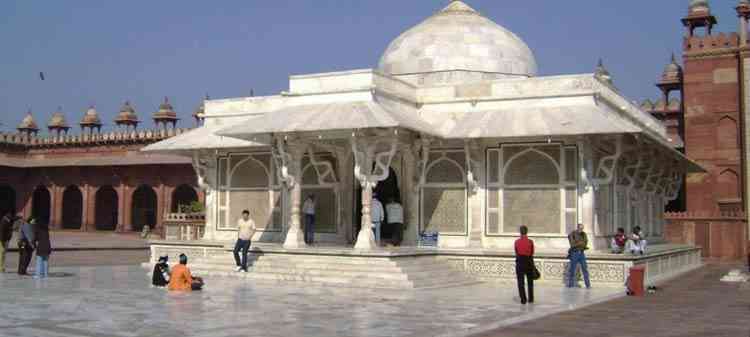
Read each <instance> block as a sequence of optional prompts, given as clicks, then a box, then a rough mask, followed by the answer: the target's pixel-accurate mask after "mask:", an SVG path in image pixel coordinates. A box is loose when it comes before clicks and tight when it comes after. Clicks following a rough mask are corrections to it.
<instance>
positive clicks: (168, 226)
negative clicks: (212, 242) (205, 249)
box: [164, 213, 206, 241]
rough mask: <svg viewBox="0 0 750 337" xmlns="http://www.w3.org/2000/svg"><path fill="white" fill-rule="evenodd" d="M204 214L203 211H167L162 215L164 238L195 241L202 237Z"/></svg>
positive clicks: (204, 224) (204, 223)
mask: <svg viewBox="0 0 750 337" xmlns="http://www.w3.org/2000/svg"><path fill="white" fill-rule="evenodd" d="M205 227H206V215H205V214H203V213H167V214H165V215H164V239H165V240H168V241H195V240H200V239H202V238H203V234H204V233H205Z"/></svg>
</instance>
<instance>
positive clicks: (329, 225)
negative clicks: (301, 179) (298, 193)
mask: <svg viewBox="0 0 750 337" xmlns="http://www.w3.org/2000/svg"><path fill="white" fill-rule="evenodd" d="M311 194H312V195H314V196H315V232H317V233H336V228H337V227H336V224H337V223H338V221H337V217H336V210H337V209H338V208H337V205H336V193H335V192H334V189H333V188H327V187H322V188H309V187H303V188H302V196H303V198H307V196H308V195H311Z"/></svg>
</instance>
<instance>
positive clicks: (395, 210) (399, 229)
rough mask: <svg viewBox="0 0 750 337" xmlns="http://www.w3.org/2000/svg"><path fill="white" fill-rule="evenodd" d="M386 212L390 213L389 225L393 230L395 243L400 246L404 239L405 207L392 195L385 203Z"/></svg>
mask: <svg viewBox="0 0 750 337" xmlns="http://www.w3.org/2000/svg"><path fill="white" fill-rule="evenodd" d="M385 213H386V214H387V215H388V225H389V226H391V229H392V230H393V245H394V246H400V245H401V241H403V240H404V208H403V207H401V204H399V203H398V201H396V198H393V197H391V198H390V199H389V200H388V204H386V205H385Z"/></svg>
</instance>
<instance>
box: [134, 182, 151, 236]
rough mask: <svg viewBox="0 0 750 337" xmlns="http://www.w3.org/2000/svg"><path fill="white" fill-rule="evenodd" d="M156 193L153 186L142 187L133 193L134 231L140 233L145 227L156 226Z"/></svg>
mask: <svg viewBox="0 0 750 337" xmlns="http://www.w3.org/2000/svg"><path fill="white" fill-rule="evenodd" d="M156 199H157V198H156V192H154V189H153V188H151V186H148V185H141V186H140V187H138V189H136V190H135V192H133V203H132V204H133V209H132V219H133V230H134V231H137V232H140V231H141V230H143V226H145V225H148V226H149V227H151V229H153V228H154V227H155V226H156Z"/></svg>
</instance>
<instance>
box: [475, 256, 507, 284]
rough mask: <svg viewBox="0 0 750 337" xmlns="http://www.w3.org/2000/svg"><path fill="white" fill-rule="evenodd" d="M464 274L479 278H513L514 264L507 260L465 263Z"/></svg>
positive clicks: (476, 260)
mask: <svg viewBox="0 0 750 337" xmlns="http://www.w3.org/2000/svg"><path fill="white" fill-rule="evenodd" d="M466 272H467V273H469V274H471V275H478V276H480V277H495V278H505V279H507V278H515V275H516V271H515V262H511V261H508V260H496V261H495V260H478V259H470V260H468V261H466Z"/></svg>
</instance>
